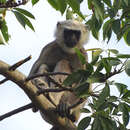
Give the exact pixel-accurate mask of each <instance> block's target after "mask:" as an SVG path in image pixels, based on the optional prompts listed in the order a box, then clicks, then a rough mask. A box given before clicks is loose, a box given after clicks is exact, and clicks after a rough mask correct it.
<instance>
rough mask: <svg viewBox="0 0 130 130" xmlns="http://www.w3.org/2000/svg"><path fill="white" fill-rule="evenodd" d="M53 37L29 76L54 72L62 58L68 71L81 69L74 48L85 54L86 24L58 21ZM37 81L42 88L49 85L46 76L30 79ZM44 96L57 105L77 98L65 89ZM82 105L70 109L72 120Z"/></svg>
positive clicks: (76, 119)
mask: <svg viewBox="0 0 130 130" xmlns="http://www.w3.org/2000/svg"><path fill="white" fill-rule="evenodd" d="M55 37H56V39H55V40H54V41H52V42H51V43H49V44H48V45H46V46H45V47H44V48H43V49H42V51H41V54H40V56H39V58H38V59H37V61H36V62H35V63H34V65H33V67H32V69H31V71H30V74H29V77H30V76H32V75H34V74H36V73H43V72H54V71H55V67H56V65H57V64H60V61H62V60H65V62H67V64H69V66H70V68H71V72H70V73H72V72H74V71H76V70H78V69H83V65H82V64H81V62H80V60H79V58H78V56H77V54H76V52H75V48H78V49H79V50H80V51H81V53H83V54H84V55H85V56H86V54H85V50H84V48H83V45H84V44H85V43H87V42H88V39H89V28H88V26H86V25H85V24H82V23H81V22H78V21H76V20H66V21H62V22H58V23H57V28H56V32H55ZM86 60H87V56H86ZM61 64H62V63H61ZM61 66H62V65H61ZM38 82H39V83H42V82H43V84H44V86H43V85H42V87H44V88H47V87H50V86H51V84H49V83H48V82H49V81H48V79H47V77H39V78H37V79H33V80H32V83H33V84H35V85H36V86H37V84H38ZM53 86H54V85H53ZM46 96H47V98H49V99H51V100H52V101H53V102H54V103H55V104H56V105H57V106H58V105H59V106H60V105H63V104H67V105H71V104H72V103H76V102H77V101H78V100H79V99H78V98H77V97H76V96H75V95H74V94H73V93H71V92H66V91H65V92H60V93H53V94H52V93H49V94H48V95H46ZM64 106H66V105H64ZM83 106H84V103H82V104H80V105H79V106H77V107H75V108H73V109H72V110H71V113H72V114H73V115H74V118H75V119H74V120H73V122H75V121H78V119H79V116H80V109H81V108H82V107H83ZM61 108H63V107H61ZM62 112H63V111H62ZM62 112H61V113H62ZM42 116H43V118H44V119H45V120H46V121H47V122H49V121H48V119H46V116H45V115H43V114H42ZM61 116H62V117H64V116H65V114H64V113H62V114H61ZM49 123H51V122H49ZM53 129H54V128H53Z"/></svg>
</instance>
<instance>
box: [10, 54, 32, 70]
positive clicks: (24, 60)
mask: <svg viewBox="0 0 130 130" xmlns="http://www.w3.org/2000/svg"><path fill="white" fill-rule="evenodd" d="M31 58H32V57H31V55H30V56H28V57H27V58H25V59H23V60H20V61H19V62H17V63H16V64H14V65H12V66H11V67H9V70H10V71H11V70H12V71H14V70H16V69H17V68H18V67H19V66H21V65H22V64H24V63H25V62H27V61H29V60H30V59H31Z"/></svg>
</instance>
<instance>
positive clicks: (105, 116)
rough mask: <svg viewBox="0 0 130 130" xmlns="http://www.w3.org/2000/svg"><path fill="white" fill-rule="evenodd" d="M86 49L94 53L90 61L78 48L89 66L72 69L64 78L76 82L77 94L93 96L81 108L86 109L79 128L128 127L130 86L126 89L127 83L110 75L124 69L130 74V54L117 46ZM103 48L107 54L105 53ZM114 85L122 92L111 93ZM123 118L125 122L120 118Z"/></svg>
mask: <svg viewBox="0 0 130 130" xmlns="http://www.w3.org/2000/svg"><path fill="white" fill-rule="evenodd" d="M87 51H88V52H91V53H92V60H91V62H90V63H88V62H86V63H85V62H84V60H83V59H84V56H83V55H82V54H79V53H80V52H79V51H77V50H76V52H77V54H78V55H79V58H80V60H81V62H82V64H84V65H85V66H86V68H85V69H84V70H78V71H76V72H73V73H72V74H71V75H69V76H68V77H67V78H66V79H65V80H64V82H63V85H65V86H71V85H74V86H73V90H74V92H75V94H76V95H77V96H78V97H80V98H84V99H88V98H90V97H91V101H90V102H89V103H88V106H89V107H87V108H83V109H82V110H81V112H83V113H86V117H85V118H83V119H82V120H81V121H80V123H79V125H78V130H84V129H85V128H87V127H91V130H119V129H121V130H126V127H127V125H128V123H129V112H130V90H128V89H127V88H128V86H127V85H125V84H123V83H118V82H116V81H113V80H112V81H111V80H110V79H111V77H112V76H114V75H116V74H120V73H122V72H124V71H125V72H126V74H127V75H128V76H130V75H129V73H130V69H129V68H130V64H129V63H130V60H128V59H129V58H130V55H129V54H119V51H118V50H116V49H108V50H102V49H100V48H95V49H88V50H87ZM104 51H105V52H107V54H108V56H105V57H104V56H103V55H102V53H103V52H104ZM124 60H125V61H124ZM95 84H96V85H95ZM92 86H94V88H93V89H92ZM113 87H116V88H117V90H118V92H119V96H117V94H115V95H112V94H111V91H110V90H111V89H113ZM90 88H91V89H90ZM98 88H100V89H98ZM120 118H122V120H123V123H122V122H120Z"/></svg>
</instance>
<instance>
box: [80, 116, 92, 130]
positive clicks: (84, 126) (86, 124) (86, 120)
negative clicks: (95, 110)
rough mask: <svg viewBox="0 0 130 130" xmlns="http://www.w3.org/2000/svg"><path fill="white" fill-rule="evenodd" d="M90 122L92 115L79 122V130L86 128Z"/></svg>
mask: <svg viewBox="0 0 130 130" xmlns="http://www.w3.org/2000/svg"><path fill="white" fill-rule="evenodd" d="M90 122H91V118H90V117H85V118H83V119H82V120H81V121H80V122H79V124H78V130H85V129H86V128H87V127H88V126H89V125H90Z"/></svg>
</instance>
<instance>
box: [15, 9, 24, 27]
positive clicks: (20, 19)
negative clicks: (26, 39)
mask: <svg viewBox="0 0 130 130" xmlns="http://www.w3.org/2000/svg"><path fill="white" fill-rule="evenodd" d="M13 13H14V15H15V17H16V19H17V20H18V22H19V23H20V24H21V25H22V26H23V27H24V28H25V25H26V23H25V20H24V18H23V15H22V14H21V13H19V12H17V11H13Z"/></svg>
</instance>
